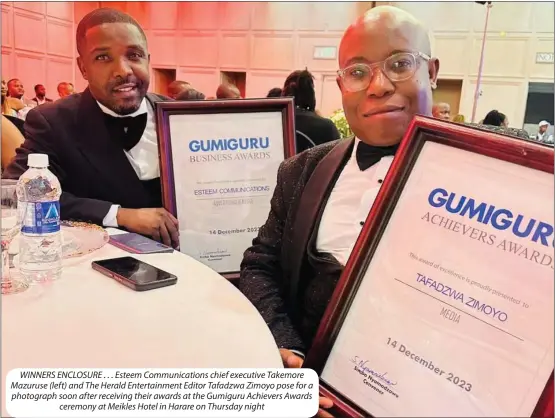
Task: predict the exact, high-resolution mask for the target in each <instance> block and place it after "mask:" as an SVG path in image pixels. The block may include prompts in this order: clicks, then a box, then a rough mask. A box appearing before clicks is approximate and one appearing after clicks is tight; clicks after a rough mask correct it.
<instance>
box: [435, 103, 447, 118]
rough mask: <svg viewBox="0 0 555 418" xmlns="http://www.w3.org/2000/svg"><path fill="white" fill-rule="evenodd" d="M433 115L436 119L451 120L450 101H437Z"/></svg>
mask: <svg viewBox="0 0 555 418" xmlns="http://www.w3.org/2000/svg"><path fill="white" fill-rule="evenodd" d="M432 116H433V117H434V118H436V119H442V120H451V106H450V105H449V104H448V103H437V104H435V105H434V107H433V108H432Z"/></svg>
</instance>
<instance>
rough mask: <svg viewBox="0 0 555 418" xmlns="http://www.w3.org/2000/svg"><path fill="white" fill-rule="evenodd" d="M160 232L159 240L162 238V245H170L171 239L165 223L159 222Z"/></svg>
mask: <svg viewBox="0 0 555 418" xmlns="http://www.w3.org/2000/svg"><path fill="white" fill-rule="evenodd" d="M158 229H159V230H160V238H162V243H163V244H164V245H168V246H170V245H172V239H171V237H170V233H169V232H168V228H166V224H165V222H160V226H159V227H158Z"/></svg>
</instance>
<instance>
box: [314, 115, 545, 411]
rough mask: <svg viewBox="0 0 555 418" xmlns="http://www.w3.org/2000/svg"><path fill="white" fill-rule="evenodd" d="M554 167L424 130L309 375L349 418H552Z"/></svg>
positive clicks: (446, 130) (462, 131) (521, 144)
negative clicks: (313, 374)
mask: <svg viewBox="0 0 555 418" xmlns="http://www.w3.org/2000/svg"><path fill="white" fill-rule="evenodd" d="M553 159H554V154H553V149H552V148H549V147H546V146H542V145H540V144H537V143H532V142H531V141H526V140H521V139H517V138H511V137H507V136H502V135H499V134H496V133H491V132H487V131H482V130H479V129H475V128H469V127H466V126H463V125H457V124H452V123H446V122H442V121H438V120H433V119H428V118H424V117H417V118H416V119H415V120H414V121H413V122H412V124H411V127H410V129H409V131H408V133H407V135H406V136H405V138H404V139H403V142H402V144H401V146H400V149H399V151H398V153H397V156H396V158H395V160H394V162H393V165H392V166H391V169H390V172H389V173H388V175H387V178H386V179H385V181H384V184H383V187H382V189H381V190H380V192H379V194H378V197H377V199H376V201H375V203H374V206H373V207H372V209H371V211H370V214H369V215H368V218H367V221H366V222H365V225H364V228H363V230H362V232H361V234H360V236H359V238H358V240H357V242H356V244H355V247H354V249H353V252H352V254H351V257H350V259H349V261H348V263H347V265H346V267H345V270H344V273H343V275H342V277H341V279H340V280H339V283H338V285H337V287H336V290H335V293H334V295H333V297H332V300H331V302H330V304H329V305H328V308H327V311H326V313H325V316H324V318H323V320H322V323H321V325H320V328H319V330H318V332H317V336H316V339H315V341H314V344H313V346H312V349H311V351H310V352H309V353H308V356H307V359H306V362H305V366H304V367H310V368H313V369H315V370H316V371H317V372H318V374H319V376H320V381H321V391H322V394H323V396H328V397H330V398H331V399H332V400H333V401H334V404H335V408H336V413H337V415H338V416H351V417H355V416H356V417H359V416H376V417H453V416H458V417H530V416H538V417H542V416H553V363H554V361H553V358H554V350H553V334H554V332H553V327H554V278H553V267H554V254H553V242H554V232H553V231H554V230H553V218H554V191H553V188H554V176H553Z"/></svg>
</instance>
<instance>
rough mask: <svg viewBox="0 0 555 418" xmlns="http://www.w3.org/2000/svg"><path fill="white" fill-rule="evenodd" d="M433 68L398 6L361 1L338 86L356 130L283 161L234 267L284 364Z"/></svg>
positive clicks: (420, 104)
mask: <svg viewBox="0 0 555 418" xmlns="http://www.w3.org/2000/svg"><path fill="white" fill-rule="evenodd" d="M438 69H439V62H438V60H437V59H436V58H432V55H431V51H430V42H429V38H428V34H427V31H426V29H425V28H424V27H423V26H422V24H421V23H420V22H419V21H417V20H416V19H415V18H414V17H413V16H412V15H410V14H408V13H407V12H405V11H403V10H401V9H398V8H395V7H391V6H379V7H375V8H373V9H370V10H369V11H368V12H367V13H366V14H365V15H364V16H362V17H360V18H359V19H358V20H357V21H356V22H355V23H354V24H353V25H352V26H350V27H349V28H348V29H347V30H346V32H345V34H344V35H343V38H342V41H341V44H340V48H339V71H338V76H337V84H338V86H339V89H340V90H341V95H342V99H343V109H344V111H345V116H346V118H347V121H348V123H349V126H350V127H351V129H352V130H353V132H354V134H355V136H354V138H351V139H349V140H342V141H335V142H332V143H327V144H324V145H320V146H317V147H315V148H312V149H309V150H307V151H305V152H303V153H301V154H299V155H297V156H295V157H293V158H290V159H288V160H286V161H284V162H283V163H282V165H281V167H280V169H279V171H278V180H277V186H276V189H275V191H274V195H273V198H272V203H271V211H270V214H269V216H268V220H267V221H266V223H265V225H264V226H262V228H260V232H259V234H258V237H257V238H255V239H254V241H253V245H252V246H251V247H250V248H249V249H247V251H246V252H245V255H244V259H243V263H242V268H241V278H240V283H239V288H240V289H241V291H242V292H243V293H244V294H245V295H246V296H247V297H248V298H249V299H250V301H251V302H252V303H253V304H254V305H255V306H256V307H257V309H258V310H259V311H260V313H261V314H262V316H263V317H264V319H265V321H266V323H267V324H268V325H269V327H270V329H271V331H272V333H273V335H274V338H275V340H276V342H277V344H278V346H279V347H280V351H281V354H282V359H283V362H284V365H286V366H288V367H300V366H301V365H302V361H303V356H304V354H305V353H306V352H307V350H309V349H310V346H311V344H312V340H313V338H314V335H315V333H316V330H317V328H318V325H319V323H320V320H321V318H322V315H323V313H324V310H325V309H326V307H327V304H328V303H329V300H330V298H331V295H332V293H333V291H334V289H335V286H336V284H337V281H338V279H339V276H340V274H341V272H342V270H343V268H344V266H345V264H346V262H347V259H348V258H349V255H350V253H351V250H352V248H353V245H354V243H355V241H356V239H357V237H358V235H359V233H360V230H361V228H362V225H363V223H364V220H365V219H366V216H367V215H368V212H369V211H370V208H371V206H372V204H373V202H374V199H375V197H376V195H377V193H378V191H379V189H380V186H381V184H382V182H383V179H384V177H385V175H386V173H387V171H388V169H389V166H390V165H391V162H392V160H393V156H394V154H395V152H396V150H397V147H398V144H399V142H400V141H401V139H402V137H403V135H404V133H405V132H406V130H407V128H408V126H409V123H410V122H411V120H412V118H413V117H414V115H416V114H421V115H428V116H431V114H432V105H433V99H432V88H433V87H434V86H435V84H436V79H437V73H438ZM329 405H330V403H329V401H327V400H326V401H323V403H321V407H322V408H325V407H326V406H328V407H329ZM320 416H329V415H327V412H325V411H324V410H321V411H320Z"/></svg>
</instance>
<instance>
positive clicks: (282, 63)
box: [251, 34, 295, 70]
mask: <svg viewBox="0 0 555 418" xmlns="http://www.w3.org/2000/svg"><path fill="white" fill-rule="evenodd" d="M251 65H252V68H253V69H257V70H260V69H265V70H292V69H293V68H294V66H295V60H294V46H293V40H292V38H291V35H262V34H259V35H258V34H257V35H254V36H253V46H252V61H251Z"/></svg>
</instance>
